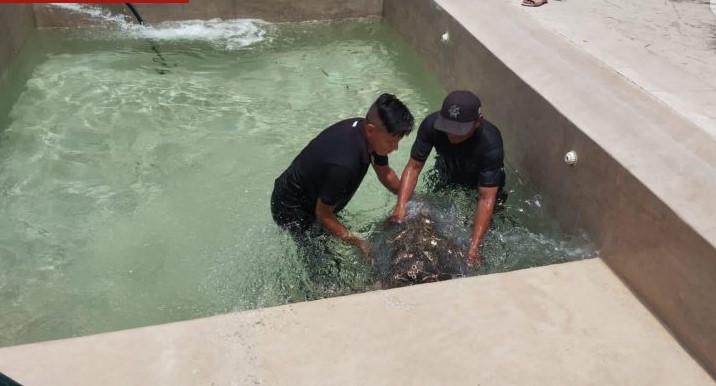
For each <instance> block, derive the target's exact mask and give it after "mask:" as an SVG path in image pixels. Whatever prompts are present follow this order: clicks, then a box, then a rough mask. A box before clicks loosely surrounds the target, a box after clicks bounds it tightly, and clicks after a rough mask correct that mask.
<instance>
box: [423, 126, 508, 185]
mask: <svg viewBox="0 0 716 386" xmlns="http://www.w3.org/2000/svg"><path fill="white" fill-rule="evenodd" d="M438 114H439V112H434V113H432V114H430V115H428V116H427V117H426V118H425V119H424V120H423V122H422V123H421V124H420V128H419V129H418V135H417V138H416V139H415V143H413V147H412V149H411V151H410V158H412V159H414V160H416V161H419V162H425V161H426V160H427V159H428V156H429V155H430V151H431V150H432V149H433V147H434V148H435V150H436V151H437V153H438V156H439V157H440V158H441V162H442V163H443V165H444V169H445V173H446V174H447V177H448V179H449V181H450V182H452V183H456V184H460V185H465V186H469V187H478V186H482V187H495V186H496V187H502V186H504V184H505V173H504V162H503V160H504V151H503V147H502V135H500V130H499V129H498V128H497V127H495V126H494V125H493V124H492V123H490V122H489V121H487V120H486V119H482V122H481V123H480V127H479V128H478V129H477V131H475V134H474V135H473V136H472V137H470V138H469V139H467V140H466V141H465V142H462V143H459V144H451V143H450V141H448V137H447V134H445V133H444V132H442V131H440V130H436V129H435V128H434V127H433V126H434V123H435V119H437V116H438Z"/></svg>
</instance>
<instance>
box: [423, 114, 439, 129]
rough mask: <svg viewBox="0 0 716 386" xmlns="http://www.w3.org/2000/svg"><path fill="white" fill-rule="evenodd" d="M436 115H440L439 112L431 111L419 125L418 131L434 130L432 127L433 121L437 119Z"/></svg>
mask: <svg viewBox="0 0 716 386" xmlns="http://www.w3.org/2000/svg"><path fill="white" fill-rule="evenodd" d="M438 114H440V111H433V112H432V113H430V114H428V115H427V116H426V117H425V118H423V121H422V122H421V123H420V129H423V128H424V130H434V129H433V126H434V124H435V120H436V119H438Z"/></svg>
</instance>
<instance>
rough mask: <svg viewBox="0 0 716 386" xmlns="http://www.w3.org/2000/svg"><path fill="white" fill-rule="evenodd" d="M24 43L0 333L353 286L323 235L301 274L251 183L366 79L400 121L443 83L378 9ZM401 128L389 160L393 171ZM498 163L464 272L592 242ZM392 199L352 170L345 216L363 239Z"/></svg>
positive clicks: (210, 308)
mask: <svg viewBox="0 0 716 386" xmlns="http://www.w3.org/2000/svg"><path fill="white" fill-rule="evenodd" d="M187 36H189V38H188V37H187ZM150 38H151V39H152V42H153V43H154V44H156V45H157V47H159V48H160V50H161V52H162V56H163V57H164V58H165V59H166V65H164V64H163V63H161V62H160V61H159V60H157V56H156V54H155V53H154V52H152V50H151V49H150V44H149V40H148V39H150ZM32 39H33V40H32V42H31V43H30V44H28V47H31V49H37V50H40V51H37V52H24V53H23V55H24V56H25V57H26V58H27V57H33V58H37V60H35V61H34V62H33V63H32V65H33V66H34V67H33V70H32V71H31V72H30V74H29V78H28V79H27V81H26V82H23V83H21V84H19V83H17V82H14V83H13V84H18V86H17V87H19V88H18V89H15V90H9V91H10V92H11V93H14V94H17V95H18V97H17V98H16V99H14V100H12V101H10V102H9V103H10V105H8V106H2V107H4V108H5V109H0V111H5V110H7V111H9V114H8V116H7V117H4V116H3V117H0V122H3V126H2V127H0V198H1V199H0V309H2V310H3V313H2V316H0V346H7V345H13V344H19V343H27V342H33V341H40V340H47V339H55V338H62V337H69V336H77V335H86V334H90V333H97V332H103V331H112V330H117V329H124V328H130V327H137V326H144V325H150V324H157V323H164V322H170V321H177V320H184V319H190V318H196V317H202V316H207V315H213V314H217V313H223V312H228V311H235V310H242V309H249V308H256V307H266V306H272V305H278V304H284V303H290V302H296V301H303V300H306V299H316V298H322V297H327V296H333V295H338V294H345V293H350V292H355V291H363V290H367V289H368V288H370V286H371V285H372V283H373V277H372V276H371V273H370V271H369V270H368V268H366V267H365V266H364V264H363V263H362V260H361V258H360V257H359V256H358V255H357V253H356V251H353V250H352V249H350V248H347V247H344V246H340V245H338V246H336V247H335V249H334V250H335V251H336V254H337V255H338V256H339V257H340V259H341V260H342V261H343V264H342V267H343V269H342V270H341V271H340V272H336V273H335V277H334V278H333V279H334V280H332V281H331V283H330V285H320V286H318V285H315V283H312V282H311V281H310V280H309V279H308V276H307V273H306V272H305V268H304V266H303V265H302V264H301V262H300V259H299V258H298V256H297V254H296V249H295V246H294V245H293V243H292V241H291V240H290V239H289V238H287V237H286V236H285V235H283V234H281V232H279V231H278V229H277V228H276V227H275V225H274V224H273V222H272V221H271V217H270V213H269V195H270V193H271V189H272V185H273V179H274V178H275V177H276V176H278V174H279V173H280V172H281V171H282V170H283V169H284V168H285V167H286V166H287V165H288V164H289V163H290V162H291V160H292V159H293V157H294V156H295V155H296V154H297V153H298V152H299V151H300V150H301V149H302V148H303V146H304V145H305V144H306V143H307V142H308V141H309V140H310V139H311V138H312V137H313V136H315V135H316V134H317V133H318V132H319V131H321V130H322V129H323V128H325V127H326V126H327V125H329V124H331V123H333V122H335V121H337V120H340V119H343V118H349V117H354V116H362V115H364V114H365V110H366V108H367V107H368V106H369V105H370V103H371V102H372V101H373V100H374V99H375V98H376V97H377V96H378V95H379V94H381V93H383V92H391V93H394V94H396V95H397V96H398V97H399V98H401V99H402V100H403V101H405V102H406V104H407V105H408V107H409V108H410V109H411V111H412V112H413V114H414V115H415V116H416V119H417V120H420V119H422V118H423V117H424V116H425V115H426V114H427V113H429V112H430V111H432V110H434V109H436V108H438V106H439V104H440V103H441V100H442V97H443V96H444V90H443V89H441V88H440V86H439V84H438V82H437V80H436V79H435V78H434V76H433V75H432V74H430V73H429V72H428V71H427V70H426V69H425V68H424V67H423V65H422V63H421V61H420V59H419V58H418V57H417V56H416V55H415V54H414V53H412V52H411V51H409V50H408V49H407V48H406V47H404V46H403V45H402V43H401V42H400V40H399V38H398V36H397V35H395V34H393V33H392V31H390V30H389V29H388V28H387V27H386V26H385V25H383V24H382V23H381V22H380V21H379V20H358V21H350V22H331V23H301V24H285V25H271V24H266V23H261V22H252V21H235V22H211V21H210V22H196V23H191V22H190V23H181V24H167V25H163V26H160V27H158V28H157V29H153V30H149V31H145V32H141V33H138V32H136V31H127V30H120V31H54V30H53V31H40V32H38V33H37V35H36V36H34V37H33V38H32ZM22 60H23V59H22V58H20V59H18V61H20V62H22ZM25 70H26V68H25ZM157 70H168V72H167V73H164V74H160V72H166V71H157ZM13 71H14V73H15V74H17V73H20V72H21V71H20V69H11V71H10V73H8V75H7V76H6V78H8V77H12V76H13ZM3 82H5V83H4V84H0V86H5V84H9V83H8V82H7V79H5V80H3ZM476 91H477V92H478V93H479V90H476ZM484 103H485V105H486V111H487V114H488V119H489V101H484ZM413 138H414V136H411V137H409V138H408V139H406V140H405V141H404V142H403V143H401V147H400V149H399V150H398V151H396V152H395V153H394V154H393V155H391V157H390V162H391V165H392V166H393V167H394V168H395V169H396V170H397V171H398V172H399V173H400V171H402V168H403V166H404V165H405V163H406V162H407V158H408V154H409V149H410V145H411V144H412V140H413ZM507 151H509V149H507ZM508 158H509V156H508ZM508 178H509V180H508V188H509V189H510V199H509V201H508V207H507V209H506V210H505V211H504V212H503V213H502V214H500V215H499V216H497V217H496V219H495V222H494V224H493V227H492V228H491V230H490V231H489V233H488V235H487V238H486V241H485V247H484V252H483V254H484V256H485V259H486V266H485V267H484V268H481V270H479V271H478V272H476V273H475V274H484V273H491V272H502V271H508V270H513V269H520V268H526V267H532V266H538V265H545V264H551V263H556V262H563V261H569V260H577V259H582V258H586V257H591V256H593V255H594V254H595V252H594V251H593V249H592V248H591V247H590V246H589V243H588V241H587V240H585V239H581V238H580V239H574V238H567V237H565V236H562V235H561V234H560V232H559V227H558V225H557V224H556V223H555V222H554V221H553V220H552V219H550V218H549V217H548V216H547V215H546V214H545V213H544V212H543V210H542V206H543V204H544V203H543V199H542V198H541V197H540V195H539V194H537V193H535V192H534V191H532V190H530V188H529V186H528V184H527V182H526V181H524V180H523V179H522V178H520V176H519V172H518V171H515V170H510V174H509V177H508ZM418 190H419V191H424V190H425V181H424V180H421V181H420V182H419V187H418ZM443 198H444V199H445V200H449V201H450V202H452V205H451V206H450V213H451V215H453V216H454V217H455V219H456V221H461V222H463V223H464V224H465V229H464V233H463V234H458V235H455V237H457V238H460V237H462V238H463V239H464V238H465V237H469V228H470V224H471V218H472V210H473V208H474V197H473V195H472V194H471V193H466V192H451V193H450V194H448V195H445V197H443ZM394 202H395V198H394V196H393V195H392V194H390V193H388V192H387V191H385V190H384V189H383V188H382V186H381V185H380V183H379V182H378V181H377V179H376V178H375V176H374V175H373V173H372V172H369V173H368V175H367V176H366V178H365V180H364V183H363V186H362V187H361V188H360V190H359V191H358V192H357V193H356V195H355V197H354V199H353V201H351V203H350V205H349V206H348V207H347V208H346V210H345V213H344V218H345V221H346V222H347V224H348V225H349V227H350V228H351V229H352V230H354V231H356V232H357V233H358V234H360V235H362V236H365V237H367V236H369V235H370V234H371V231H372V230H373V229H374V228H375V227H376V224H377V223H379V222H380V221H381V220H382V219H383V218H385V216H387V214H388V213H389V211H390V210H391V209H392V206H393V205H394Z"/></svg>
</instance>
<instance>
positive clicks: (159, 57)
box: [124, 3, 169, 75]
mask: <svg viewBox="0 0 716 386" xmlns="http://www.w3.org/2000/svg"><path fill="white" fill-rule="evenodd" d="M124 4H126V5H127V8H129V10H130V11H132V14H134V17H135V18H136V19H137V22H138V23H139V24H140V25H141V26H142V27H147V25H146V24H144V20H143V19H142V16H140V15H139V11H137V9H136V8H134V5H132V3H124ZM148 40H149V46H150V47H151V49H152V51H154V53H155V54H157V57H156V58H154V62H156V63H159V64H160V65H161V66H162V67H165V68H166V69H159V70H155V71H157V72H158V73H159V74H162V75H163V74H166V73H168V72H169V64H167V60H166V59H164V56H162V53H161V52H159V48H158V47H157V44H156V42H154V39H152V38H149V39H148Z"/></svg>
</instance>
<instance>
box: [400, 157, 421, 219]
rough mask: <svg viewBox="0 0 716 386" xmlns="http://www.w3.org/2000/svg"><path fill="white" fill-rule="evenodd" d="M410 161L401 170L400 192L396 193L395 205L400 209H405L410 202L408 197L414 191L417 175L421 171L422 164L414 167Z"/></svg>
mask: <svg viewBox="0 0 716 386" xmlns="http://www.w3.org/2000/svg"><path fill="white" fill-rule="evenodd" d="M414 162H415V161H413V160H412V159H411V160H410V161H408V165H407V166H406V167H405V169H404V170H403V175H402V176H401V177H400V191H399V192H398V204H397V205H396V206H397V207H398V208H400V209H403V210H404V209H405V205H406V204H407V203H408V200H410V196H412V195H413V191H415V186H416V185H417V184H418V175H420V170H421V169H422V164H420V165H416V164H414Z"/></svg>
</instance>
